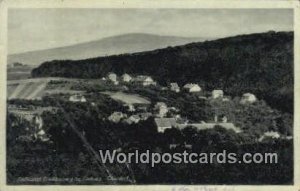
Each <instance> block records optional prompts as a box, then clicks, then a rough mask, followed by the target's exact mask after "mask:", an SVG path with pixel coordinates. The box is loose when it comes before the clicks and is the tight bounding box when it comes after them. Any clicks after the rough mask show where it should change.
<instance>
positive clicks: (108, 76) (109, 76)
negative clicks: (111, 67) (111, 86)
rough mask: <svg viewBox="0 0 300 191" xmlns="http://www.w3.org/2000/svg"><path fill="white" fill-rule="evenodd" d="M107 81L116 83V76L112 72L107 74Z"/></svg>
mask: <svg viewBox="0 0 300 191" xmlns="http://www.w3.org/2000/svg"><path fill="white" fill-rule="evenodd" d="M107 79H108V80H110V81H112V82H117V74H115V73H113V72H109V73H108V74H107Z"/></svg>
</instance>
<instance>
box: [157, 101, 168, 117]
mask: <svg viewBox="0 0 300 191" xmlns="http://www.w3.org/2000/svg"><path fill="white" fill-rule="evenodd" d="M154 110H155V111H156V112H157V114H156V116H157V117H165V116H166V114H167V113H168V111H169V109H168V107H167V105H166V104H165V103H164V102H157V103H156V104H155V106H154Z"/></svg>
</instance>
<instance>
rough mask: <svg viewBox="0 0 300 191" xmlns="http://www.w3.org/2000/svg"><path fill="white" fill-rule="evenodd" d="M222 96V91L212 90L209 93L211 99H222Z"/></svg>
mask: <svg viewBox="0 0 300 191" xmlns="http://www.w3.org/2000/svg"><path fill="white" fill-rule="evenodd" d="M223 96H224V92H223V90H213V91H212V92H211V97H212V98H213V99H217V98H223Z"/></svg>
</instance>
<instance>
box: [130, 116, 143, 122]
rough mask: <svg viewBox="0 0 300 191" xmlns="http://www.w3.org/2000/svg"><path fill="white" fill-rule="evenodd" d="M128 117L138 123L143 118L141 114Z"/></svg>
mask: <svg viewBox="0 0 300 191" xmlns="http://www.w3.org/2000/svg"><path fill="white" fill-rule="evenodd" d="M128 119H129V120H130V121H132V122H133V123H138V122H139V121H140V120H141V118H140V116H138V115H132V116H130V117H129V118H128Z"/></svg>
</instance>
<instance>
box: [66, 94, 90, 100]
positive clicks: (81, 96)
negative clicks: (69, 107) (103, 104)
mask: <svg viewBox="0 0 300 191" xmlns="http://www.w3.org/2000/svg"><path fill="white" fill-rule="evenodd" d="M69 101H71V102H86V99H85V97H84V96H83V95H80V94H75V95H71V96H70V98H69Z"/></svg>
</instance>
